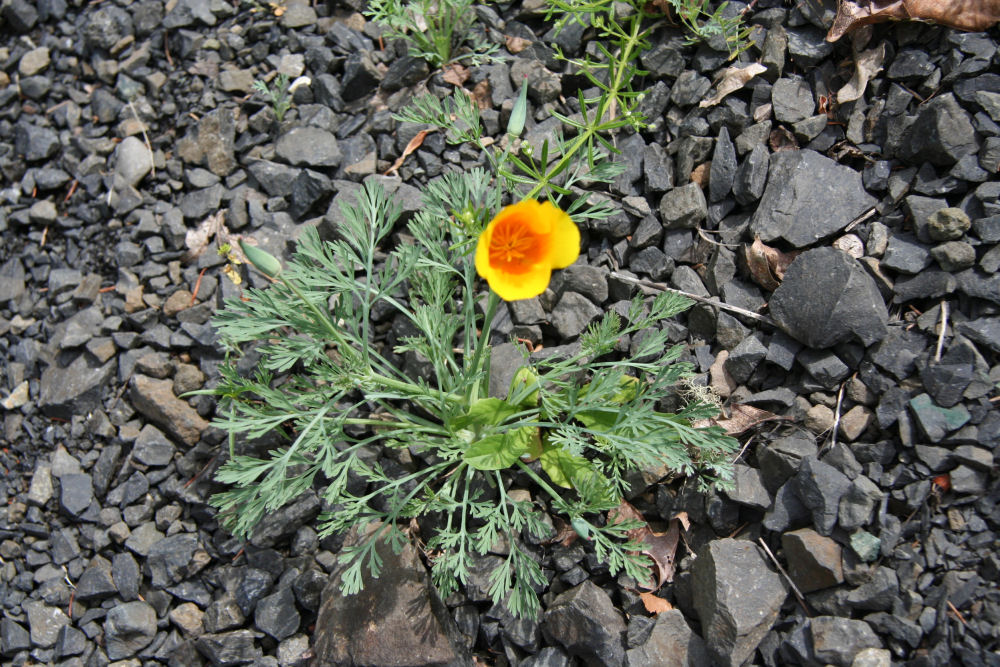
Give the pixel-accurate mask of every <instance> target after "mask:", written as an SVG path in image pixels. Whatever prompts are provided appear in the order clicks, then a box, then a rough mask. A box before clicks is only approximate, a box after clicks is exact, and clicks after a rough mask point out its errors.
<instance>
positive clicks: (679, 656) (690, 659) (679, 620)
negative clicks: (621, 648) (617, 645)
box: [626, 609, 712, 667]
mask: <svg viewBox="0 0 1000 667" xmlns="http://www.w3.org/2000/svg"><path fill="white" fill-rule="evenodd" d="M652 625H653V627H652V629H651V630H650V631H649V636H648V638H647V639H646V641H645V642H643V643H642V644H641V645H639V646H637V647H635V648H632V649H629V650H628V651H626V660H627V664H628V666H629V667H708V666H709V665H711V664H712V663H711V659H710V658H709V656H708V649H707V648H706V647H705V642H704V641H702V639H701V637H699V636H698V635H696V634H694V633H693V632H692V631H691V628H690V627H688V624H687V621H686V620H684V614H683V613H681V611H680V610H679V609H670V610H668V611H665V612H660V613H659V614H657V616H656V620H655V621H653V623H652Z"/></svg>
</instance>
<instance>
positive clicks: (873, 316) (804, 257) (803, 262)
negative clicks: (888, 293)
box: [770, 248, 889, 348]
mask: <svg viewBox="0 0 1000 667" xmlns="http://www.w3.org/2000/svg"><path fill="white" fill-rule="evenodd" d="M770 308H771V315H772V317H774V319H775V320H776V321H777V323H778V326H779V327H781V329H782V330H783V331H784V332H785V333H787V334H788V335H789V336H791V337H792V338H795V339H796V340H799V341H801V342H803V343H805V344H806V345H809V346H810V347H817V348H821V347H830V346H831V345H836V344H837V343H842V342H845V341H848V340H851V339H852V338H856V339H858V340H860V341H861V342H862V343H864V344H865V345H866V346H867V345H871V344H872V343H874V342H876V341H879V340H881V339H882V338H884V337H885V336H886V334H887V333H888V329H887V328H886V322H887V321H888V319H889V313H888V311H887V310H886V307H885V303H884V302H883V301H882V297H881V295H880V294H879V291H878V287H876V285H875V281H874V280H872V278H871V276H869V275H868V274H867V273H866V272H865V270H864V269H863V268H861V265H860V264H858V262H857V261H856V260H854V259H852V258H851V257H849V256H848V255H846V254H844V253H843V252H841V251H839V250H835V249H834V248H816V249H814V250H808V251H806V252H804V253H802V254H801V255H799V256H798V257H797V258H795V261H793V262H792V264H791V266H789V268H788V271H787V273H786V274H785V279H784V281H783V282H782V283H781V286H780V287H778V289H777V290H775V291H774V294H773V295H772V297H771V302H770Z"/></svg>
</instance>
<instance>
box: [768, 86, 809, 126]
mask: <svg viewBox="0 0 1000 667" xmlns="http://www.w3.org/2000/svg"><path fill="white" fill-rule="evenodd" d="M771 105H772V107H773V110H774V117H775V118H776V119H777V120H778V122H779V123H797V122H799V121H800V120H803V119H805V118H808V117H809V116H811V115H813V112H814V111H815V110H816V102H815V101H814V100H813V93H812V89H810V87H809V82H808V81H806V80H805V79H803V78H801V77H797V76H791V77H785V78H783V79H778V80H777V81H775V82H774V85H773V86H772V87H771Z"/></svg>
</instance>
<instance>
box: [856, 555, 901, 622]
mask: <svg viewBox="0 0 1000 667" xmlns="http://www.w3.org/2000/svg"><path fill="white" fill-rule="evenodd" d="M898 598H899V578H898V577H897V576H896V571H895V570H893V569H892V568H889V567H885V566H880V567H878V568H876V569H875V571H874V572H872V573H871V575H870V576H869V578H868V579H867V581H865V582H864V583H862V584H861V585H860V586H858V587H857V588H855V589H854V590H852V591H851V592H850V593H849V594H848V596H847V601H848V602H849V603H850V604H851V605H852V606H853V607H854V608H855V609H866V610H870V611H889V610H890V609H892V607H893V604H894V603H896V602H897V600H898Z"/></svg>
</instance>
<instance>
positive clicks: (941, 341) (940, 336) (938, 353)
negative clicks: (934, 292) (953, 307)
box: [934, 301, 948, 363]
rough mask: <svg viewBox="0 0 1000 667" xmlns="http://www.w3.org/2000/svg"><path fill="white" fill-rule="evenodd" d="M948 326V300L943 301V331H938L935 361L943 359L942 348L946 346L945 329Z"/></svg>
mask: <svg viewBox="0 0 1000 667" xmlns="http://www.w3.org/2000/svg"><path fill="white" fill-rule="evenodd" d="M947 328H948V302H947V301H941V331H939V332H938V340H937V347H936V348H935V349H934V363H938V362H939V361H941V348H943V347H944V330H945V329H947Z"/></svg>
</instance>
